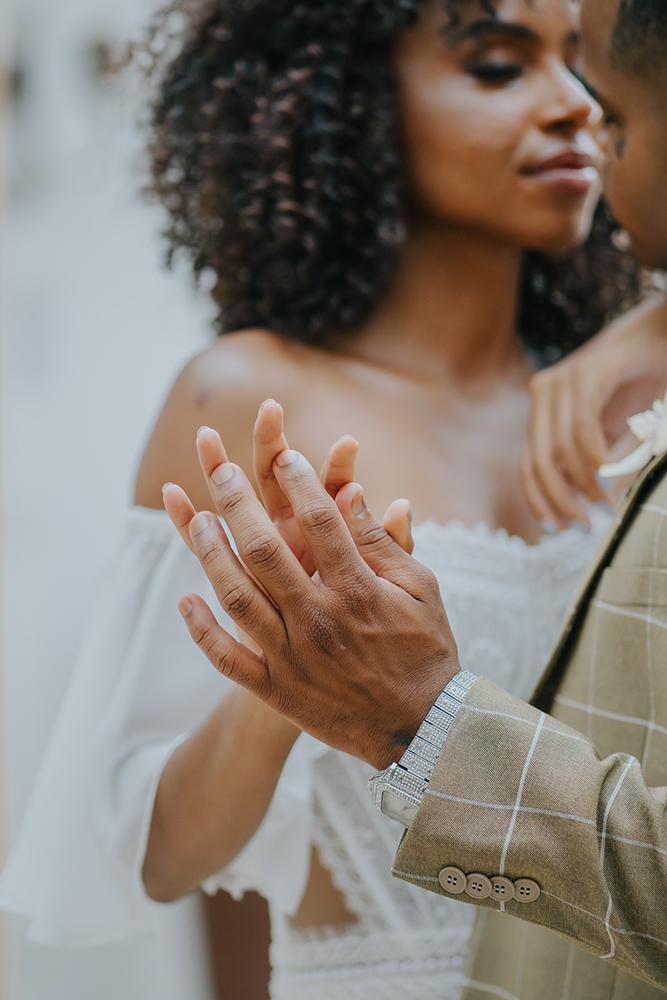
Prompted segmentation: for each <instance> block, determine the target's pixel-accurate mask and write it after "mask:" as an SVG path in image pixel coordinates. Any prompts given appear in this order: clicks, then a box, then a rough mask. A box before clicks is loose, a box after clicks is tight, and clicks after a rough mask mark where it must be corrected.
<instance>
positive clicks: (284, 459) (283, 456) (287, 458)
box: [274, 448, 299, 468]
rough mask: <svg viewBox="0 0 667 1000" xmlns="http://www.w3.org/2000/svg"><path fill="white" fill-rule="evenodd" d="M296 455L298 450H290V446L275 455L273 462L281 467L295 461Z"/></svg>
mask: <svg viewBox="0 0 667 1000" xmlns="http://www.w3.org/2000/svg"><path fill="white" fill-rule="evenodd" d="M298 457H299V452H298V451H292V449H291V448H285V451H281V452H280V454H279V455H277V456H276V458H275V459H274V462H275V464H276V465H279V466H281V468H282V467H283V466H285V465H291V464H292V462H296V460H297V458H298Z"/></svg>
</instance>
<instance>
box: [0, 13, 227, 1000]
mask: <svg viewBox="0 0 667 1000" xmlns="http://www.w3.org/2000/svg"><path fill="white" fill-rule="evenodd" d="M4 3H5V9H4V12H3V21H4V23H5V27H6V29H7V30H6V31H5V36H4V41H3V46H4V48H5V49H6V52H7V55H6V61H8V62H9V64H10V66H11V68H12V90H13V99H12V102H11V103H12V109H11V118H12V123H11V148H10V182H11V183H10V197H9V204H8V206H7V209H6V211H5V218H4V221H3V229H4V236H3V243H4V252H3V257H2V267H3V269H4V270H3V275H2V287H3V288H4V289H5V291H6V296H5V299H4V300H3V305H2V309H3V314H4V318H3V324H2V337H3V343H2V353H3V368H2V401H1V405H2V418H1V421H2V435H3V447H2V451H3V467H2V475H3V482H2V490H3V496H4V501H3V503H4V524H3V533H4V555H5V560H4V597H3V600H4V609H3V617H2V620H3V634H2V643H3V663H4V674H5V676H4V691H5V695H4V703H3V719H2V738H3V741H4V761H5V780H4V782H3V785H4V801H3V803H2V819H3V823H4V835H3V840H4V843H5V845H11V842H12V840H13V838H14V837H15V835H16V833H17V830H18V827H19V824H20V820H21V816H22V813H23V810H24V808H25V805H26V800H27V796H28V794H29V790H30V787H31V784H32V781H33V779H34V776H35V772H36V769H37V766H38V764H39V761H40V757H41V755H42V753H43V751H44V747H45V744H46V741H47V739H48V736H49V733H50V730H51V728H52V725H53V721H54V717H55V714H56V711H57V709H58V705H59V703H60V700H61V697H62V695H63V692H64V689H65V686H66V684H67V680H68V677H69V674H70V671H71V669H72V666H73V663H74V658H75V654H76V650H77V644H78V639H79V635H80V631H81V627H82V622H83V620H84V619H85V616H86V611H87V608H88V603H89V599H90V594H91V588H92V586H93V584H94V581H95V578H96V576H97V574H98V572H99V569H100V566H101V564H102V563H103V562H104V561H105V560H106V559H107V558H108V557H109V555H110V553H111V552H112V551H113V549H114V546H115V545H116V543H117V541H118V538H119V534H120V530H121V524H122V516H123V513H124V511H125V509H126V507H127V505H128V503H129V502H131V492H132V490H131V484H132V479H133V475H134V469H135V466H136V462H137V458H138V455H139V453H140V451H141V447H142V443H143V441H144V440H145V437H146V434H147V432H148V430H149V428H150V425H151V423H152V420H153V419H154V416H155V414H156V411H157V408H158V406H159V403H160V400H161V399H162V397H163V394H164V392H165V391H166V389H167V387H168V384H169V382H170V380H171V379H172V377H173V376H174V375H175V373H176V371H177V369H178V368H179V367H180V366H181V365H182V363H183V361H184V359H185V358H186V357H187V356H189V355H191V354H192V353H194V352H195V351H197V350H198V349H199V348H200V347H201V346H203V344H204V343H205V342H206V340H207V339H209V338H210V337H211V331H210V318H211V315H212V309H211V306H210V304H209V302H208V301H207V298H206V296H205V294H204V293H201V292H196V291H195V290H194V288H193V287H192V283H191V281H190V280H189V276H188V274H187V271H186V269H181V270H177V271H176V272H175V273H171V274H169V273H167V272H165V271H164V269H163V268H162V263H161V261H162V253H163V248H162V245H161V242H160V239H159V232H160V227H161V224H162V221H163V220H162V217H161V215H160V212H159V210H158V209H157V208H156V207H154V206H150V205H148V204H147V203H146V202H145V201H144V200H143V199H142V197H141V195H140V189H141V186H142V183H143V182H144V180H145V164H144V160H143V157H142V134H141V130H140V128H139V127H138V121H139V118H140V114H141V102H140V99H139V98H140V94H139V92H138V81H137V77H136V76H134V77H133V76H132V75H131V74H125V75H124V76H123V77H122V78H121V79H115V80H114V79H109V78H108V76H107V73H106V70H107V63H108V55H109V53H112V52H114V51H119V50H120V49H122V47H123V45H124V43H125V42H126V41H127V40H128V38H130V37H137V36H138V35H140V33H141V26H142V24H144V23H145V21H146V19H147V17H148V14H149V11H150V8H151V2H150V0H4ZM193 905H195V904H194V903H192V902H191V901H190V902H186V903H185V904H178V905H177V906H175V907H173V908H167V909H166V911H165V933H164V935H163V936H162V937H161V938H160V939H159V940H157V941H154V942H151V943H146V944H133V945H131V946H114V947H109V948H103V949H94V950H90V951H85V952H56V951H51V950H50V949H46V948H42V947H38V946H36V945H32V944H30V943H28V942H27V941H26V939H25V928H24V926H23V924H22V922H21V921H18V920H10V921H6V922H5V928H6V930H5V933H4V941H3V957H2V962H1V963H0V969H1V972H0V976H1V978H2V990H3V992H2V996H3V1000H61V998H62V1000H118V998H120V997H122V998H123V1000H158V998H159V1000H188V997H189V995H191V993H196V992H197V990H195V989H193V985H194V983H195V982H196V981H197V980H198V979H201V977H202V975H204V971H203V970H205V960H204V959H203V957H202V953H201V947H202V946H201V943H200V941H199V940H198V938H197V935H196V934H195V933H194V931H193V921H192V920H191V919H189V918H188V908H191V907H192V906H193ZM174 941H178V942H179V948H177V949H176V950H174V948H173V947H172V943H173V942H174Z"/></svg>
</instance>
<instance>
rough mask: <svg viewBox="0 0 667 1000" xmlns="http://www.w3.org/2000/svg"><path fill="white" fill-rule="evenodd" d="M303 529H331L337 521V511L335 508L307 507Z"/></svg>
mask: <svg viewBox="0 0 667 1000" xmlns="http://www.w3.org/2000/svg"><path fill="white" fill-rule="evenodd" d="M301 517H302V522H303V527H304V528H305V529H306V530H307V531H318V530H319V531H321V530H323V529H326V528H329V527H330V526H331V525H332V524H333V523H334V522H335V520H336V510H335V508H334V507H329V506H324V505H323V504H322V505H317V506H312V507H307V508H306V509H305V510H304V511H303V513H302V515H301Z"/></svg>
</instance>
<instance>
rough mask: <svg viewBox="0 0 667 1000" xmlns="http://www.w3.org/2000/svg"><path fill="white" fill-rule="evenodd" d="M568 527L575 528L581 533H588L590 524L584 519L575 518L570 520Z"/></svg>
mask: <svg viewBox="0 0 667 1000" xmlns="http://www.w3.org/2000/svg"><path fill="white" fill-rule="evenodd" d="M570 527H571V528H576V530H577V531H580V532H581V533H582V535H589V534H590V531H591V529H590V526H589V525H588V524H586V522H585V521H579V520H576V519H575V520H574V521H570Z"/></svg>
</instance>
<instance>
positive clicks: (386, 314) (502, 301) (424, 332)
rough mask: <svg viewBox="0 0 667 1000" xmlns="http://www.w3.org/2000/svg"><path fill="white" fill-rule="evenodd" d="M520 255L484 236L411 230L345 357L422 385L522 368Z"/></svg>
mask: <svg viewBox="0 0 667 1000" xmlns="http://www.w3.org/2000/svg"><path fill="white" fill-rule="evenodd" d="M522 258H523V251H522V250H521V248H519V247H515V246H508V245H506V244H501V243H499V242H496V241H494V240H492V239H490V238H489V236H488V235H486V234H480V233H475V232H473V231H472V230H470V229H466V230H463V229H454V228H451V227H444V226H442V225H439V224H433V223H430V222H429V221H428V220H427V221H419V222H415V223H413V224H412V225H411V226H410V228H409V233H408V239H407V242H406V246H405V250H404V252H403V257H402V260H401V264H400V266H399V269H398V272H397V274H396V276H395V278H394V281H393V283H392V286H391V288H390V290H389V293H388V294H387V295H386V297H385V299H384V301H383V302H382V304H381V305H380V307H379V309H378V310H376V312H375V313H374V314H373V316H372V317H371V319H370V320H369V321H368V322H367V323H365V324H364V325H363V326H362V327H361V328H360V329H358V330H357V331H355V335H354V338H350V339H348V338H346V345H345V346H346V353H347V352H349V353H352V354H353V355H355V356H357V357H362V358H364V359H366V360H368V361H374V362H376V363H378V364H381V365H382V366H383V367H390V368H393V369H397V370H400V371H401V372H404V373H405V374H408V375H411V376H412V377H414V378H416V379H424V380H426V381H438V382H440V383H442V381H443V380H444V381H448V380H451V381H453V382H455V383H456V384H457V385H458V386H462V385H463V384H465V383H472V382H479V381H486V380H488V379H491V380H494V379H496V378H498V377H501V376H503V375H507V374H508V373H509V372H510V371H512V370H516V369H517V368H520V369H521V370H523V369H524V368H525V366H526V362H525V357H524V355H523V352H522V349H521V346H520V344H519V341H518V338H517V333H516V326H517V304H518V296H519V286H520V278H521V264H522Z"/></svg>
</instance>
